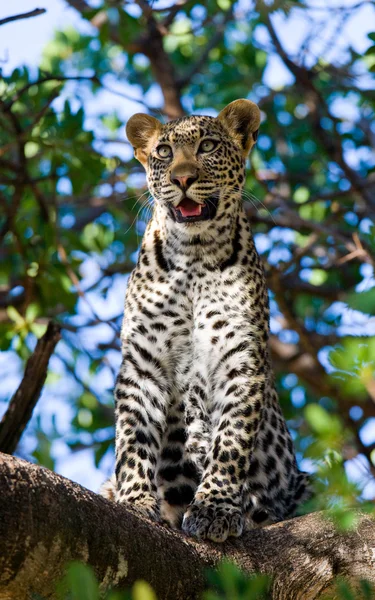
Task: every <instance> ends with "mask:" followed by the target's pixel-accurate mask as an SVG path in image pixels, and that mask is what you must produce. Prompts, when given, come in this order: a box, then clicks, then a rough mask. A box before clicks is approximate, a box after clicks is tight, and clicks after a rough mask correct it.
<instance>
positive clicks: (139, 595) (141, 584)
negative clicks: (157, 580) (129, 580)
mask: <svg viewBox="0 0 375 600" xmlns="http://www.w3.org/2000/svg"><path fill="white" fill-rule="evenodd" d="M132 600H157V597H156V594H155V592H154V591H153V589H152V587H151V586H150V585H149V584H148V583H147V582H146V581H142V580H140V581H136V582H135V584H134V585H133V588H132Z"/></svg>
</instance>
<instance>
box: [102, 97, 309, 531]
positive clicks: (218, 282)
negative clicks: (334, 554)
mask: <svg viewBox="0 0 375 600" xmlns="http://www.w3.org/2000/svg"><path fill="white" fill-rule="evenodd" d="M259 120H260V119H259V110H258V108H257V107H256V106H255V105H254V104H253V103H251V102H249V101H246V100H238V101H236V102H234V103H232V104H230V105H229V106H228V107H226V109H224V111H222V113H220V115H219V116H218V118H213V117H207V116H191V117H185V118H182V119H178V120H176V121H172V122H169V123H167V124H166V125H161V124H160V123H159V122H158V121H157V120H156V119H153V118H152V117H149V116H147V115H135V116H134V117H132V119H131V120H130V122H129V124H128V127H127V133H128V137H129V139H130V141H131V143H132V144H133V146H134V148H135V154H136V156H137V158H139V160H140V161H141V162H142V163H143V164H144V165H145V167H146V171H147V178H148V184H149V189H150V192H151V194H152V196H153V198H154V200H155V206H154V210H153V215H152V218H151V220H150V222H149V224H148V226H147V229H146V232H145V235H144V238H143V242H142V247H141V250H140V254H139V258H138V263H137V266H136V267H135V269H134V271H133V272H132V275H131V278H130V281H129V285H128V289H127V294H126V304H125V317H124V322H123V328H122V348H123V360H122V365H121V369H120V372H119V375H118V379H117V385H116V390H115V398H116V486H115V488H114V487H111V486H110V485H108V484H106V490H105V491H103V494H104V495H106V496H108V497H110V496H114V497H115V499H116V500H117V502H128V503H131V504H133V505H134V506H136V507H137V508H138V509H140V510H141V511H143V513H144V514H146V515H148V516H149V517H151V518H153V519H155V520H162V521H164V522H166V523H168V524H169V525H170V526H172V527H182V529H183V530H184V531H185V532H186V533H188V534H190V535H194V536H196V537H198V538H201V539H205V538H207V539H211V540H213V541H216V542H222V541H224V540H225V539H226V538H227V537H228V536H234V537H238V536H240V535H241V533H242V531H243V530H244V527H245V526H246V527H249V528H253V527H257V526H259V525H260V524H262V525H263V524H266V523H272V522H275V521H279V520H282V519H285V518H287V517H290V516H292V515H293V513H294V511H295V509H296V507H297V505H298V504H299V502H300V501H301V500H302V499H303V498H304V497H306V495H307V482H306V480H307V476H306V474H305V473H302V472H300V471H299V470H298V467H297V464H296V459H295V455H294V449H293V444H292V440H291V437H290V434H289V432H288V429H287V427H286V424H285V421H284V418H283V415H282V413H281V409H280V406H279V402H278V397H277V393H276V391H275V387H274V377H273V372H272V367H271V364H270V358H269V348H268V338H269V307H268V295H267V289H266V284H265V278H264V273H263V268H262V264H261V262H260V259H259V256H258V254H257V251H256V249H255V245H254V241H253V237H252V234H251V229H250V225H249V223H248V220H247V217H246V215H245V212H244V209H243V206H242V201H241V190H242V187H243V184H244V181H245V158H246V155H247V153H248V151H249V150H250V148H251V146H252V145H253V144H254V142H255V140H256V136H257V130H258V127H259ZM202 140H211V141H213V142H214V149H212V150H211V151H208V152H205V151H203V150H202V148H208V147H211V146H212V144H211V143H206V144H205V145H204V146H202ZM163 145H166V146H167V147H169V148H170V151H171V155H170V156H168V157H161V156H160V155H159V152H161V153H162V154H164V155H165V154H167V153H168V152H169V151H168V150H166V149H162V150H161V149H160V147H161V146H163ZM184 198H189V199H190V202H191V200H193V201H195V202H196V204H201V205H202V207H204V208H202V211H206V212H205V213H204V218H203V217H199V216H198V217H197V219H195V218H193V217H192V218H189V217H188V218H187V219H185V220H183V221H182V222H179V220H178V219H182V216H181V212H180V211H179V209H178V208H177V207H178V206H179V205H180V203H181V202H183V199H184Z"/></svg>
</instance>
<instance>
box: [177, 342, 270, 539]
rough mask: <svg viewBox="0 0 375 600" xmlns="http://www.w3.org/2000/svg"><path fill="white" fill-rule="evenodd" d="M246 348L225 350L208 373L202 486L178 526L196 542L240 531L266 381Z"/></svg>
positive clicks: (242, 345) (221, 537) (220, 537)
mask: <svg viewBox="0 0 375 600" xmlns="http://www.w3.org/2000/svg"><path fill="white" fill-rule="evenodd" d="M250 346H251V344H249V341H242V342H240V343H239V344H238V345H237V346H234V347H233V348H231V349H230V350H228V351H227V352H226V353H225V354H224V355H223V357H222V358H221V359H220V360H219V362H218V364H217V366H216V369H215V370H214V372H213V374H212V375H213V378H214V381H215V385H214V388H213V413H212V425H213V434H212V438H211V446H210V451H209V454H208V457H207V461H206V465H205V471H204V473H203V477H202V481H201V483H200V485H199V487H198V489H197V492H196V494H195V498H194V501H193V502H192V503H191V504H190V506H189V507H188V509H187V511H186V513H185V515H184V520H183V525H182V527H183V529H184V531H185V532H186V533H188V534H189V535H193V536H196V537H198V538H200V539H210V540H212V541H214V542H223V541H225V540H226V539H227V538H228V537H230V536H232V537H239V536H240V535H241V534H242V532H243V528H244V511H243V496H244V490H245V486H246V482H247V479H248V472H249V467H250V459H251V456H252V452H253V449H254V446H255V442H256V436H257V433H258V430H259V425H260V420H261V417H262V408H263V402H264V389H265V382H266V376H267V375H266V373H265V368H264V367H265V365H264V358H263V361H262V362H261V363H258V361H257V360H254V352H253V351H252V350H251V348H250ZM257 364H258V365H259V366H256V365H257ZM220 382H221V383H220ZM223 382H224V383H223Z"/></svg>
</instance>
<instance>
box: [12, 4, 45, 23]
mask: <svg viewBox="0 0 375 600" xmlns="http://www.w3.org/2000/svg"><path fill="white" fill-rule="evenodd" d="M45 12H47V11H46V9H45V8H34V10H31V11H30V12H27V13H21V14H19V15H13V16H12V17H6V18H5V19H0V25H5V23H11V22H12V21H19V20H21V19H30V18H31V17H38V16H39V15H43V14H44V13H45Z"/></svg>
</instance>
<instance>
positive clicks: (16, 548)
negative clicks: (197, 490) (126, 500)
mask: <svg viewBox="0 0 375 600" xmlns="http://www.w3.org/2000/svg"><path fill="white" fill-rule="evenodd" d="M0 515H1V519H0V539H1V547H2V551H1V553H0V598H1V599H2V600H26V599H27V598H30V595H31V592H33V593H36V594H40V595H41V596H42V597H43V598H46V599H47V598H48V599H53V598H55V585H56V582H57V581H58V580H59V579H60V578H61V576H62V575H63V572H64V567H65V565H66V564H67V563H68V562H69V561H71V560H81V561H84V562H86V563H88V564H90V565H91V566H92V567H93V568H94V570H95V573H96V575H97V577H98V580H99V582H100V584H101V587H102V588H103V589H105V588H106V587H108V586H118V587H119V588H125V587H128V586H130V585H132V584H133V583H134V581H136V580H137V579H140V578H141V579H145V580H146V581H148V582H149V583H150V584H151V585H152V586H153V588H154V589H155V591H156V593H157V595H158V598H159V600H188V599H195V598H199V597H200V596H201V592H202V590H203V589H204V571H205V569H206V568H208V567H214V566H215V565H217V563H218V562H219V561H220V560H222V559H223V558H227V559H230V560H232V561H234V562H235V563H236V564H237V565H238V566H239V567H240V568H242V569H243V570H244V571H245V572H247V573H249V574H250V573H255V572H261V573H267V574H269V575H270V576H271V577H272V578H273V583H272V592H271V594H272V596H271V597H272V598H274V599H277V600H293V599H300V600H312V599H315V598H319V597H320V596H321V595H322V594H323V593H325V594H329V593H330V592H331V593H332V591H333V589H334V582H335V578H336V576H338V575H340V576H343V577H346V578H348V580H349V581H351V582H352V583H355V582H357V581H358V580H359V579H367V580H369V581H371V582H372V583H373V584H374V583H375V569H374V566H375V521H374V519H373V518H371V517H370V516H369V515H366V514H362V513H360V512H358V523H357V526H356V529H355V530H352V531H350V532H339V531H337V530H336V529H335V527H334V525H333V524H332V522H331V521H330V520H329V519H328V518H326V517H324V516H323V515H322V514H321V513H312V514H310V515H306V516H303V517H298V518H295V519H291V520H289V521H284V522H282V523H278V524H276V525H272V526H270V527H264V528H262V529H257V530H253V531H250V532H248V533H246V534H245V535H244V536H243V537H242V538H241V539H238V540H233V541H230V542H226V543H225V544H222V545H217V544H214V543H206V542H204V543H203V542H201V543H199V542H197V541H195V540H193V539H190V538H188V537H186V536H185V535H183V534H182V533H180V532H177V531H173V530H170V529H167V528H165V527H163V526H161V525H158V524H156V523H152V522H150V521H148V520H147V519H146V518H144V517H142V516H140V515H139V514H138V513H137V512H135V511H133V510H132V509H130V508H127V507H125V506H120V505H116V504H113V503H111V502H109V501H108V500H105V499H104V498H101V497H100V496H97V495H96V494H94V493H93V492H90V491H89V490H87V489H85V488H82V487H81V486H79V485H78V484H76V483H73V482H71V481H69V480H67V479H65V478H64V477H61V476H60V475H56V474H55V473H53V472H52V471H49V470H48V469H45V468H43V467H39V466H36V465H32V464H30V463H27V462H25V461H23V460H19V459H17V458H14V457H11V456H8V455H0Z"/></svg>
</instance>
